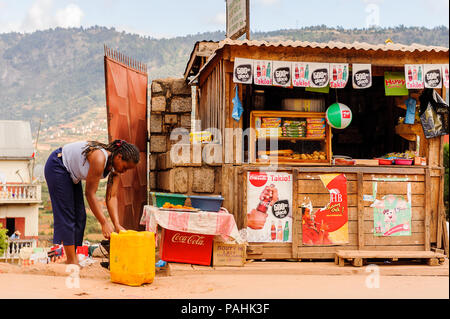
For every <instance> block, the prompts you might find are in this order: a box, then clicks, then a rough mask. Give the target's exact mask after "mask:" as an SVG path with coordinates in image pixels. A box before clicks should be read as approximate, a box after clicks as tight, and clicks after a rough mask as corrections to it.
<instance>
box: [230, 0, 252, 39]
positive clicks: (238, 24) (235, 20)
mask: <svg viewBox="0 0 450 319" xmlns="http://www.w3.org/2000/svg"><path fill="white" fill-rule="evenodd" d="M226 4H227V8H226V12H227V13H226V14H227V20H226V22H227V38H230V39H232V40H234V39H237V38H239V37H240V36H242V35H243V34H244V33H246V32H248V29H249V27H248V25H249V21H248V16H249V15H248V10H249V3H248V0H227V1H226Z"/></svg>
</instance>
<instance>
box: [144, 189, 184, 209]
mask: <svg viewBox="0 0 450 319" xmlns="http://www.w3.org/2000/svg"><path fill="white" fill-rule="evenodd" d="M150 195H151V197H152V204H153V206H157V207H163V205H164V204H165V203H170V204H173V205H184V202H185V201H186V198H187V196H186V195H183V194H171V193H156V192H150Z"/></svg>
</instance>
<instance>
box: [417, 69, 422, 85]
mask: <svg viewBox="0 0 450 319" xmlns="http://www.w3.org/2000/svg"><path fill="white" fill-rule="evenodd" d="M417 77H418V79H419V81H420V82H421V81H422V66H421V65H419V72H418V75H417Z"/></svg>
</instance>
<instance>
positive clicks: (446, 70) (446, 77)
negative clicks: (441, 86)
mask: <svg viewBox="0 0 450 319" xmlns="http://www.w3.org/2000/svg"><path fill="white" fill-rule="evenodd" d="M444 73H445V81H448V68H445V72H444Z"/></svg>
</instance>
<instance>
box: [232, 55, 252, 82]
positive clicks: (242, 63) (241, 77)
mask: <svg viewBox="0 0 450 319" xmlns="http://www.w3.org/2000/svg"><path fill="white" fill-rule="evenodd" d="M252 75H253V60H251V59H242V58H235V59H234V71H233V82H234V83H242V84H252V80H253V78H252Z"/></svg>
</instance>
